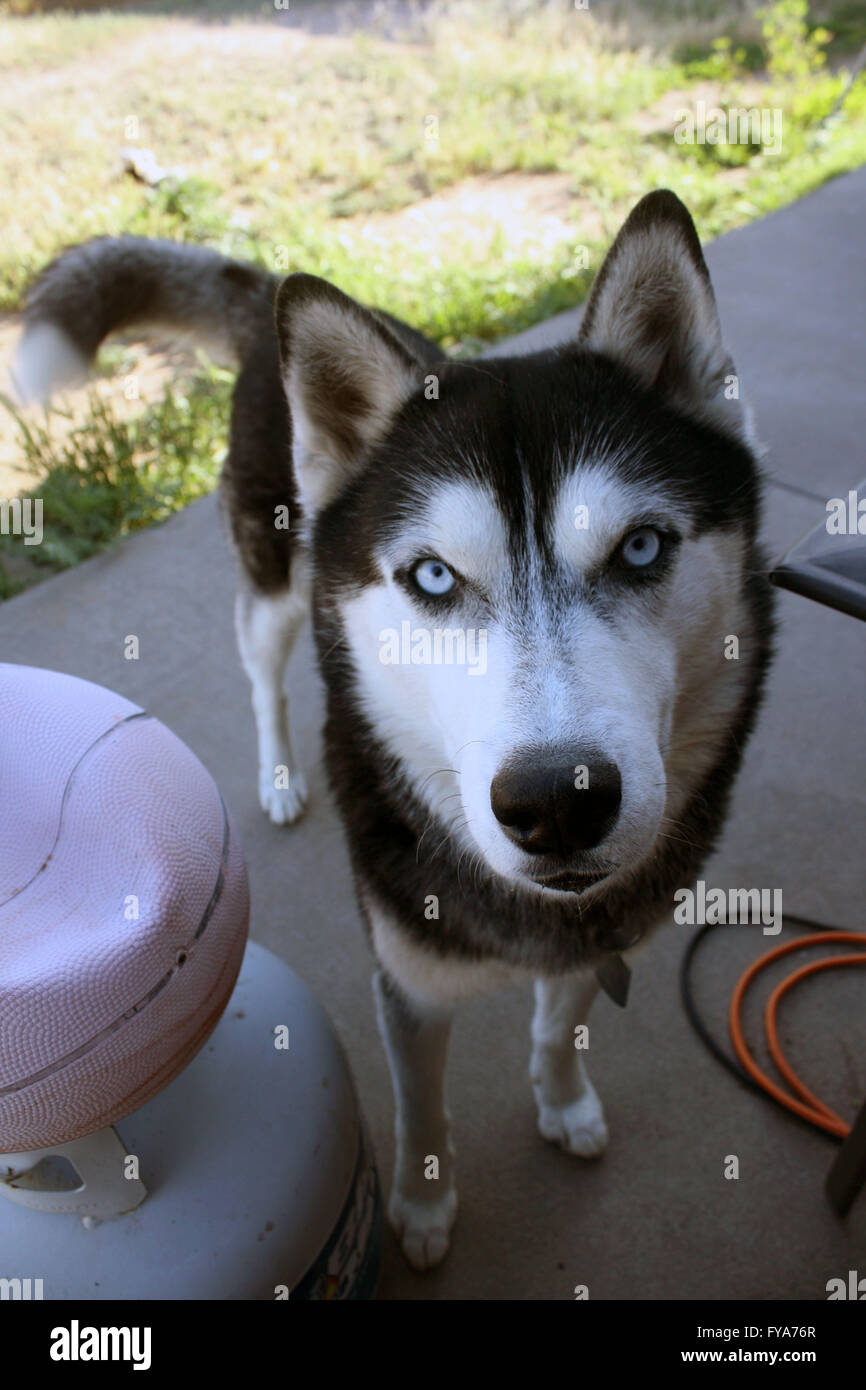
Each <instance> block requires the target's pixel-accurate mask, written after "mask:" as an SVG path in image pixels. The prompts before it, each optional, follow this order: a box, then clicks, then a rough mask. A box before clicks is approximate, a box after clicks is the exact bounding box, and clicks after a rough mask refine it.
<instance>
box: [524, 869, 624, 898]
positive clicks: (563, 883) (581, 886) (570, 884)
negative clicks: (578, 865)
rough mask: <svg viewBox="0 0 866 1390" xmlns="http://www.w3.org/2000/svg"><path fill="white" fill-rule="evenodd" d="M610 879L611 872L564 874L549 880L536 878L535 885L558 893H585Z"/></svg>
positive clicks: (554, 875) (551, 877)
mask: <svg viewBox="0 0 866 1390" xmlns="http://www.w3.org/2000/svg"><path fill="white" fill-rule="evenodd" d="M609 877H610V872H609V871H605V872H603V873H595V874H576V873H562V874H551V875H550V877H548V878H535V879H533V883H537V884H538V886H539V887H540V888H551V889H553V891H554V892H556V893H583V892H585V891H586V889H587V888H591V887H592V885H593V884H594V883H600V882H601V880H602V879H603V878H609Z"/></svg>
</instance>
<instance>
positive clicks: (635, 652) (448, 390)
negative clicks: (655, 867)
mask: <svg viewBox="0 0 866 1390" xmlns="http://www.w3.org/2000/svg"><path fill="white" fill-rule="evenodd" d="M277 326H278V333H279V337H280V347H281V357H282V367H283V375H284V382H285V388H286V392H287V396H288V400H289V405H290V409H291V415H292V427H293V453H294V466H295V472H296V477H297V482H298V487H299V491H300V494H301V497H302V501H303V507H304V511H305V514H306V516H307V518H308V521H309V525H310V530H311V535H312V542H313V551H314V564H315V576H316V579H315V583H316V589H317V611H318V613H319V615H320V621H324V620H325V619H326V620H327V621H326V626H327V641H328V645H329V646H330V647H331V649H332V650H333V647H334V645H336V646H337V647H338V648H340V651H339V653H338V658H337V664H336V665H333V664H332V665H331V668H330V669H331V672H332V675H330V676H329V672H328V669H326V670H325V675H326V679H337V678H338V675H337V674H335V673H338V674H339V679H342V680H348V681H349V682H350V683H351V685H352V689H353V695H354V698H355V700H356V704H357V708H359V709H360V711H361V712H362V714H363V715H364V716H365V718H366V720H367V722H368V725H369V727H371V728H372V729H374V730H375V735H376V738H377V739H378V740H379V741H380V743H381V744H383V745H384V747H385V749H386V751H387V753H388V754H390V755H391V756H390V759H388V762H389V764H390V766H391V767H392V768H393V776H394V782H395V786H397V785H400V786H401V787H402V789H403V792H404V794H405V791H406V790H407V789H408V790H410V791H411V793H413V796H412V797H411V798H410V800H413V801H414V802H415V804H416V805H417V806H420V807H421V808H422V809H423V820H424V827H423V828H424V843H425V844H426V845H429V849H430V852H431V853H433V852H435V850H436V846H437V844H439V843H441V841H442V838H443V836H442V834H437V831H439V830H441V831H442V832H443V833H444V835H445V837H446V838H447V837H449V836H450V837H451V838H452V840H453V841H455V842H456V844H457V845H458V847H460V848H461V849H463V850H469V851H475V852H477V853H480V855H481V856H482V858H483V860H484V861H485V862H486V864H487V865H488V866H489V868H490V869H492V870H493V871H494V872H495V873H497V874H499V875H502V876H503V877H504V878H506V879H508V880H511V881H516V882H519V883H521V884H523V885H524V886H525V887H526V888H527V889H529V890H530V891H532V892H539V893H547V892H555V893H563V892H570V893H578V892H586V893H589V894H595V893H598V892H603V891H604V887H603V884H604V882H605V881H607V882H608V883H610V882H612V881H620V882H621V881H623V879H624V878H625V877H627V876H628V875H629V874H630V873H631V872H632V871H634V870H636V869H637V867H638V866H640V865H641V864H643V863H644V862H645V861H646V860H647V858H648V856H650V855H652V853H653V851H654V849H655V848H656V847H657V846H658V844H659V841H660V839H661V838H664V837H674V838H676V837H677V835H678V833H679V831H678V827H679V825H680V822H679V819H678V818H679V817H680V815H681V813H682V811H683V808H684V807H685V805H686V804H687V803H688V801H689V798H690V796H691V795H692V794H693V792H694V789H695V788H696V787H697V786H698V785H699V784H700V781H701V780H702V778H703V777H704V776H705V775H706V774H707V773H708V772H709V771H710V769H711V768H712V767H713V766H714V764H715V762H716V761H717V760H718V758H719V755H720V750H721V749H722V747H723V744H724V740H725V738H726V737H727V736H728V731H729V729H730V721H731V717H732V715H733V712H734V711H735V710H736V709H737V708H738V706H739V704H740V702H741V701H742V698H743V691H744V689H745V686H746V683H747V680H748V674H747V673H748V672H749V670H750V668H751V666H752V665H753V662H754V660H756V659H757V658H756V653H755V651H754V650H753V649H752V648H751V647H750V633H749V630H748V621H747V619H746V616H745V601H744V584H745V583H746V570H747V569H748V567H749V565H750V563H751V562H752V545H753V540H754V530H755V524H756V517H757V504H758V480H757V472H756V468H755V462H754V456H753V454H752V451H751V444H750V433H749V425H748V421H747V418H746V415H745V407H744V405H743V403H742V401H741V400H740V392H739V383H738V381H737V378H736V374H735V371H734V367H733V364H732V362H731V360H730V358H729V357H728V355H727V353H726V352H725V349H724V347H723V345H722V339H721V333H720V328H719V320H718V316H717V313H716V307H715V302H714V298H713V293H712V289H711V286H710V281H709V276H708V272H707V268H706V265H705V262H704V259H703V256H702V254H701V249H700V245H699V242H698V239H697V236H696V233H695V230H694V226H693V224H692V221H691V218H690V217H689V214H688V212H687V211H686V209H685V208H684V207H683V205H682V204H681V203H680V202H679V200H678V199H677V198H675V197H674V195H673V194H671V193H667V192H659V193H653V194H650V195H649V196H648V197H647V198H645V199H643V201H642V202H641V203H640V204H639V205H638V207H637V208H636V209H635V210H634V211H633V212H632V214H631V216H630V217H629V219H628V221H627V222H626V223H625V225H624V227H623V228H622V230H621V231H620V233H619V236H618V237H617V239H616V241H615V243H614V245H613V247H612V249H611V251H610V253H609V255H608V257H607V259H606V261H605V263H604V265H603V267H602V269H601V271H600V273H599V275H598V276H597V278H596V281H595V285H594V288H593V293H592V297H591V299H590V302H589V304H588V306H587V310H586V314H585V317H584V319H583V325H582V329H581V333H580V337H579V339H578V340H577V341H576V342H574V343H573V344H570V345H568V346H566V347H563V348H559V349H556V350H552V351H548V352H543V353H539V354H536V355H533V356H528V357H515V358H501V359H497V358H493V359H485V360H482V361H478V362H474V363H471V364H470V363H465V364H462V363H447V362H442V363H435V362H434V363H431V361H430V360H425V358H424V354H423V351H421V350H419V351H418V352H417V353H416V350H415V348H414V346H413V342H412V339H411V337H410V336H407V335H402V334H401V333H399V331H398V330H396V329H395V328H394V327H392V326H391V324H390V323H389V322H387V321H386V320H385V318H384V317H382V316H379V315H377V314H375V313H372V312H370V311H368V310H366V309H364V308H362V307H360V306H359V305H358V304H356V303H355V302H354V301H352V300H350V299H348V298H347V297H346V296H345V295H343V294H342V293H341V292H340V291H338V290H336V289H334V288H333V287H332V286H330V285H328V284H326V283H325V282H323V281H321V280H317V279H315V278H314V277H312V276H308V275H295V276H291V277H290V278H289V279H288V280H287V281H286V282H285V283H284V284H283V286H282V288H281V291H280V294H279V298H278V303H277ZM325 665H326V668H327V665H328V663H325ZM417 828H420V827H417ZM424 852H425V851H424V849H420V850H419V854H420V855H422V856H423V853H424ZM421 862H423V858H422V861H421Z"/></svg>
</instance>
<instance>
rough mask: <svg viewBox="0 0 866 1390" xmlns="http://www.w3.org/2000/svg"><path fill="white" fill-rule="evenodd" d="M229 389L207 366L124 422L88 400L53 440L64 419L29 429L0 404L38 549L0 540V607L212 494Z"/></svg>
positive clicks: (105, 402) (225, 377)
mask: <svg viewBox="0 0 866 1390" xmlns="http://www.w3.org/2000/svg"><path fill="white" fill-rule="evenodd" d="M231 386H232V376H231V373H229V372H226V371H223V370H220V369H218V368H215V367H213V366H210V365H207V366H205V367H203V369H202V371H201V373H200V374H199V375H198V376H196V377H195V379H194V380H192V381H191V382H190V383H189V384H188V386H187V387H186V388H185V389H183V388H177V387H174V388H169V390H168V391H166V393H165V395H164V397H163V398H162V399H161V400H159V401H158V402H156V403H155V404H153V405H150V406H148V407H147V408H146V409H145V410H144V411H143V412H141V413H139V414H137V415H135V416H131V417H130V416H125V415H123V414H121V413H120V412H119V410H118V408H117V406H116V405H115V404H114V403H113V401H112V398H111V397H109V398H106V397H105V396H103V395H101V394H99V393H98V392H96V391H91V392H90V394H89V409H88V412H87V415H86V418H85V419H84V420H83V422H81V423H78V424H72V426H71V428H70V429H69V430H68V432H66V433H65V434H64V435H63V437H62V439H61V440H60V441H58V438H57V435H56V433H55V431H54V430H53V429H52V424H53V423H54V422H55V420H56V418H57V417H58V416H59V417H60V418H63V417H64V412H62V411H55V412H52V413H51V414H49V415H47V416H46V417H45V419H44V420H43V421H41V422H34V421H32V420H26V419H24V417H23V416H22V415H20V414H19V413H17V412H16V411H15V408H14V406H13V405H12V404H11V402H9V401H7V400H4V399H3V398H2V397H0V403H2V404H3V405H4V407H5V409H6V410H8V411H10V412H11V413H12V414H13V416H14V417H15V419H16V420H17V423H18V427H19V430H20V432H21V439H22V447H23V452H24V455H25V457H26V459H27V463H28V466H29V467H30V468H32V469H33V470H34V471H36V472H38V473H39V474H40V481H39V483H38V485H37V486H36V487H33V488H29V489H27V490H25V491H24V493H23V494H22V495H23V496H24V497H32V498H34V499H37V498H38V499H40V500H41V502H42V528H43V539H42V542H41V544H40V545H38V546H33V547H23V546H21V545H20V544H19V541H18V539H17V538H16V537H13V536H2V535H0V598H10V597H11V596H12V595H13V594H15V593H17V592H19V591H20V590H21V589H22V588H24V587H26V586H27V584H28V583H31V582H34V581H35V580H37V579H38V578H39V577H41V576H40V572H41V575H42V576H44V575H46V574H52V573H57V572H58V571H59V570H63V569H68V568H69V567H70V566H72V565H76V564H78V563H79V562H80V561H81V560H86V559H88V558H89V556H91V555H96V554H98V553H99V552H100V551H101V550H105V549H106V548H107V547H108V546H110V545H111V544H113V543H114V542H115V541H117V540H119V539H120V538H121V537H122V536H126V535H129V534H131V533H132V532H133V531H139V530H141V529H142V528H143V527H145V526H151V525H153V524H155V523H156V522H159V521H164V520H165V519H166V518H167V517H169V516H171V514H172V512H175V511H177V510H178V509H179V508H180V507H184V506H186V504H187V503H188V502H194V501H195V500H196V498H198V497H203V496H204V495H205V494H206V493H208V492H210V491H212V489H213V487H214V485H215V483H216V480H217V477H218V474H219V467H220V463H221V459H222V455H223V453H224V451H225V445H226V433H227V426H228V411H229V401H230V395H231ZM22 551H23V560H24V561H26V567H25V566H24V564H23V563H22ZM16 562H17V563H16ZM31 566H32V568H31Z"/></svg>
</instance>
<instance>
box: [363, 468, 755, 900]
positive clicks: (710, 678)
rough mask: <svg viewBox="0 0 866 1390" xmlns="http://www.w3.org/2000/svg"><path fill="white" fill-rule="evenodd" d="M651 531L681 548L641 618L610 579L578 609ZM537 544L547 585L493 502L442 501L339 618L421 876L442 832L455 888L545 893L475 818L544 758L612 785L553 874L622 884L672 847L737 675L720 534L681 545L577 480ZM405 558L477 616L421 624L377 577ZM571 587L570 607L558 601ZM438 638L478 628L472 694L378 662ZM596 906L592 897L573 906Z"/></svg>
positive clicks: (610, 474) (411, 668) (615, 487)
mask: <svg viewBox="0 0 866 1390" xmlns="http://www.w3.org/2000/svg"><path fill="white" fill-rule="evenodd" d="M578 506H582V507H585V508H586V509H587V513H586V515H587V516H588V518H589V525H588V526H586V527H575V525H574V517H575V508H576V507H578ZM653 514H658V515H659V518H660V520H662V519H663V520H666V521H667V524H668V525H669V526H670V527H673V528H674V529H679V530H680V534H681V535H682V536H683V539H682V541H681V543H680V546H679V548H678V550H677V552H676V554H675V556H674V557H673V561H672V564H671V569H670V572H669V574H668V577H667V578H666V580H665V583H664V586H663V589H662V590H661V591H660V592H659V591H654V593H653V596H652V599H651V600H650V599H648V598H647V597H646V596H645V595H644V594H642V593H641V592H640V590H639V589H637V590H636V589H635V588H634V586H633V585H631V584H630V583H628V582H626V583H622V582H617V580H616V579H615V578H612V579H611V580H610V582H609V583H607V584H606V588H605V604H604V610H603V611H600V610H599V608H598V606H597V604H596V603H595V601H594V600H593V597H592V596H591V595H590V594H589V593H587V592H586V591H585V590H584V591H583V592H582V591H581V575H582V574H583V573H585V572H586V571H587V570H598V568H599V567H600V566H603V564H604V562H605V561H606V559H607V557H608V556H609V555H610V554H611V551H612V550H613V549H614V548H615V547H616V546H617V545H618V544H619V543H620V542H621V540H622V538H623V537H624V536H626V535H628V534H629V533H631V532H634V531H636V530H637V529H638V528H639V527H640V526H641V525H642V524H646V518H647V516H648V515H653ZM581 515H582V514H581ZM553 537H554V546H555V552H556V555H557V560H558V566H559V569H558V571H557V573H556V574H555V575H551V573H550V572H549V565H547V566H546V562H544V561H543V560H542V557H541V556H540V555H539V554H537V553H534V552H533V551H532V548H531V543H528V544H526V545H525V547H524V550H525V552H527V553H525V554H524V555H523V556H522V558H521V560H520V562H519V572H515V568H514V566H515V563H516V562H515V560H514V556H513V554H512V553H511V552H510V550H509V544H508V536H507V534H506V529H505V524H504V521H503V519H502V516H501V513H500V511H499V509H498V507H497V506H496V503H495V500H494V498H493V497H492V496H491V495H490V494H488V493H487V492H486V491H485V490H484V489H483V488H481V487H480V486H479V485H477V484H473V483H469V482H464V483H448V484H444V485H443V486H442V487H441V488H438V489H435V490H434V491H433V492H432V493H431V496H430V498H429V501H428V503H427V506H426V508H424V509H423V514H419V515H418V516H417V517H415V518H413V519H412V521H411V522H410V523H409V524H407V527H406V528H405V529H404V530H403V531H401V533H400V535H399V538H398V539H397V540H396V541H392V542H391V543H390V544H389V546H388V551H387V554H385V555H383V556H382V557H380V560H381V566H382V571H383V573H382V580H381V583H378V584H375V585H372V586H369V587H367V588H365V589H364V590H362V591H361V593H359V594H358V595H357V596H356V597H354V598H352V599H350V600H348V601H347V602H346V603H344V605H343V620H344V629H345V633H346V640H347V642H348V644H349V647H350V649H351V652H352V655H353V658H354V665H355V668H356V671H357V675H358V683H359V689H360V693H361V699H362V702H363V705H364V708H365V710H366V712H367V713H368V716H369V718H370V720H371V722H372V723H373V725H374V727H375V728H376V729H377V731H378V732H379V734H380V736H381V737H382V738H383V739H384V741H385V742H386V744H387V745H388V747H389V748H390V749H391V750H392V751H393V753H394V754H395V755H396V757H397V758H399V760H400V762H401V764H402V766H403V768H404V770H405V772H406V774H407V775H408V777H409V778H410V780H411V783H412V785H413V787H414V789H415V793H416V795H417V796H418V798H419V800H420V801H421V802H422V803H423V804H424V805H426V807H427V808H428V810H429V812H430V813H431V816H430V821H429V822H428V827H427V829H426V830H425V832H424V834H423V835H422V836H421V840H420V843H419V847H418V861H419V863H421V864H423V863H424V861H425V857H429V858H432V857H433V855H434V854H435V853H436V852H437V849H439V848H441V845H442V839H443V830H444V831H445V832H447V833H448V834H449V836H450V837H452V842H453V844H454V846H455V847H456V848H457V850H458V853H462V851H464V850H465V851H467V854H466V857H465V864H466V869H467V873H469V872H470V870H471V865H472V862H473V859H472V855H473V852H480V854H481V856H482V857H483V859H484V861H486V863H487V865H488V866H489V867H490V868H491V869H493V870H494V871H496V872H498V873H499V874H501V875H503V876H504V877H506V878H508V879H510V880H513V881H517V882H520V883H521V884H523V885H524V886H525V887H526V889H527V891H530V892H535V893H543V892H549V891H551V890H548V889H544V888H541V887H540V886H538V885H537V884H535V883H534V882H533V881H532V880H531V878H530V875H531V874H532V873H533V872H537V860H535V858H534V856H532V855H531V854H528V853H526V852H525V851H524V850H522V849H521V848H519V847H518V846H517V845H515V844H514V843H513V842H512V840H511V839H509V838H508V836H507V835H506V834H505V832H504V830H503V828H502V826H501V825H500V824H499V822H498V821H497V819H496V817H495V815H494V813H493V810H492V807H491V803H490V793H491V784H492V782H493V780H494V778H495V777H496V775H497V773H498V772H499V770H500V769H501V768H502V766H503V765H504V764H505V763H506V762H508V761H509V760H511V759H513V758H515V756H518V757H519V756H520V754H521V752H525V751H526V750H531V749H533V748H536V749H537V748H542V749H545V750H548V751H549V752H550V754H551V755H552V757H553V760H554V761H555V759H556V757H557V756H560V755H561V756H562V757H563V760H564V761H565V760H569V762H570V760H571V759H572V758H573V759H574V762H575V763H579V762H580V760H581V759H580V754H581V751H582V750H587V754H588V757H589V758H590V760H591V758H592V757H593V756H600V757H601V758H603V759H605V760H607V761H608V762H612V763H614V764H615V765H616V767H617V768H618V769H619V773H620V777H621V782H622V800H621V804H620V807H619V812H618V815H617V819H616V821H615V823H614V825H613V827H612V828H611V830H610V831H609V832H608V834H607V836H606V837H605V839H604V840H603V841H602V842H601V843H600V844H599V845H598V846H597V847H596V848H595V849H592V850H587V851H584V852H582V853H577V854H575V855H574V856H572V862H571V863H570V864H569V865H568V866H567V867H569V868H573V869H575V870H576V871H578V872H583V873H591V872H607V873H608V874H609V875H610V877H612V878H615V877H616V876H617V875H620V876H623V875H626V874H628V873H630V872H631V871H633V870H634V869H635V868H636V867H637V865H638V864H639V863H640V862H641V861H643V860H644V859H646V858H647V857H648V856H649V855H650V854H651V853H652V852H653V851H654V849H655V847H656V845H657V843H658V837H659V835H660V834H662V835H664V834H668V833H672V834H676V830H675V828H674V827H673V826H672V825H668V824H667V823H666V820H665V818H666V817H669V818H675V817H676V816H677V815H678V814H680V812H681V810H682V808H683V804H684V800H685V799H687V796H688V794H689V791H690V789H691V788H693V787H694V786H695V772H696V770H699V769H698V763H697V762H696V756H697V755H696V751H695V748H694V744H695V741H696V740H697V741H698V742H699V743H700V748H701V754H700V756H701V757H702V758H704V760H705V761H706V764H707V768H709V766H710V765H711V764H712V761H713V759H714V757H715V756H717V751H718V748H719V747H720V745H721V740H722V739H723V737H724V732H725V729H726V728H727V727H728V724H727V715H728V714H729V713H730V712H732V711H733V710H734V709H735V708H736V707H737V705H738V703H739V699H740V691H741V689H742V683H743V680H744V679H745V671H746V670H747V669H748V661H747V660H746V661H743V662H740V663H736V662H727V661H725V660H724V657H723V645H724V637H725V635H726V634H727V633H729V632H737V631H738V630H739V631H742V627H739V628H738V617H739V614H740V611H741V606H740V600H739V598H738V588H737V575H738V572H739V564H740V562H741V557H740V548H741V545H742V542H741V541H740V540H731V539H730V538H726V537H725V536H723V535H721V534H720V533H719V534H713V533H710V534H708V535H706V536H704V537H703V538H701V539H700V540H693V539H690V537H689V534H688V525H687V518H686V517H685V516H679V515H677V513H676V512H675V511H672V509H671V507H670V504H669V503H667V504H666V503H665V501H664V499H663V497H662V496H661V495H653V493H652V491H651V490H648V489H646V488H637V487H635V486H634V485H633V484H628V483H625V482H623V481H622V480H620V479H619V478H618V477H617V476H616V474H615V472H614V471H613V469H612V468H610V467H605V468H602V467H595V468H593V467H585V468H583V469H581V470H580V472H579V473H576V474H573V475H571V476H569V477H567V478H566V479H565V481H564V482H563V484H562V486H561V488H560V493H559V497H558V498H557V499H556V503H555V507H554V520H553ZM421 555H426V556H432V555H435V556H437V557H438V558H440V559H441V560H442V562H443V563H444V564H445V565H447V566H448V567H449V569H450V568H452V567H453V569H454V570H455V571H456V572H458V573H459V574H461V575H462V576H463V577H464V578H465V579H466V580H467V581H469V582H470V583H471V581H473V580H475V581H477V582H478V583H481V584H483V588H484V593H485V600H484V601H481V600H480V599H479V598H478V597H477V596H474V597H473V595H472V594H471V593H470V594H468V596H467V597H465V598H464V597H463V595H462V591H460V592H459V593H458V594H457V595H456V597H454V598H451V599H450V600H449V596H448V592H445V593H444V595H443V602H444V605H445V606H444V608H443V614H442V617H441V619H439V618H436V617H435V608H434V609H432V610H431V609H430V608H429V606H428V603H429V601H428V600H423V599H422V596H418V598H417V599H416V598H414V597H413V596H411V595H410V594H409V593H407V592H406V590H405V588H404V587H403V586H402V585H401V584H400V583H398V582H397V581H396V580H395V579H394V577H393V571H394V569H395V568H396V569H399V568H401V567H405V566H406V565H407V564H411V563H412V561H413V559H414V558H415V557H417V556H421ZM563 581H564V583H565V589H564V590H563ZM572 581H573V586H574V587H573V596H572V597H570V598H568V599H567V600H565V599H563V596H562V595H563V591H564V592H566V593H568V586H569V584H570V583H571V582H572ZM431 612H432V613H433V614H434V616H431ZM437 622H440V623H441V624H442V625H443V626H444V627H447V628H449V629H455V628H458V627H465V628H470V627H472V628H476V627H478V626H482V627H483V629H484V632H485V636H486V666H485V668H484V671H483V678H481V679H477V680H473V679H470V676H471V675H472V674H473V673H472V671H471V670H470V668H469V667H468V666H467V665H462V666H461V665H459V664H444V663H439V664H437V662H436V661H435V660H434V661H430V660H422V661H419V662H414V661H413V660H411V659H405V660H402V661H399V662H397V663H391V664H383V662H382V661H381V660H380V659H379V649H380V638H381V634H382V632H383V631H385V630H399V629H400V628H401V626H402V624H404V623H405V624H407V625H409V627H410V628H411V629H412V630H413V631H414V630H415V629H417V628H419V627H425V626H426V627H431V626H433V625H435V624H436V623H437ZM738 665H739V667H740V670H736V669H732V668H736V667H737V666H738ZM476 674H478V673H477V672H476ZM578 794H579V793H578ZM434 817H435V823H434V819H433V818H434ZM563 867H566V866H563ZM600 891H603V888H602V887H601V886H600V885H598V886H596V887H590V888H587V889H586V890H585V895H586V896H587V898H589V897H590V895H592V894H594V893H597V892H600Z"/></svg>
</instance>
